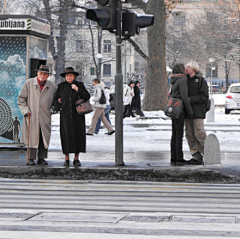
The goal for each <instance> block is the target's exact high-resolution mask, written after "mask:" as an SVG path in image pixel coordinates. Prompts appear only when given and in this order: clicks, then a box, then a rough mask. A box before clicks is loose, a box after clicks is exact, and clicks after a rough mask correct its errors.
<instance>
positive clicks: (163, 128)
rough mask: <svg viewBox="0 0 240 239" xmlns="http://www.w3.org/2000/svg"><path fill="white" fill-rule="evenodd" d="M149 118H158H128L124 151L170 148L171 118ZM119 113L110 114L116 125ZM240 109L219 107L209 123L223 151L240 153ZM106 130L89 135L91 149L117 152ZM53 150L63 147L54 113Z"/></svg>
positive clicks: (152, 113)
mask: <svg viewBox="0 0 240 239" xmlns="http://www.w3.org/2000/svg"><path fill="white" fill-rule="evenodd" d="M144 114H145V116H146V117H151V118H154V119H140V118H125V119H124V120H123V125H124V127H123V130H124V152H125V153H134V154H137V153H138V152H160V151H164V152H167V151H170V138H171V119H170V118H167V117H166V116H165V114H164V112H163V111H150V112H149V111H148V112H147V111H145V112H144ZM92 116H93V113H90V114H88V115H86V125H87V126H89V125H90V123H91V118H92ZM114 117H115V115H114V114H110V119H111V121H112V125H113V127H114V128H115V120H114ZM239 121H240V112H239V111H235V112H231V114H229V115H225V114H224V107H215V122H206V120H205V129H206V131H207V134H210V133H214V134H215V135H216V136H217V138H218V140H219V142H220V148H221V151H222V152H224V151H225V152H240V148H239V145H240V137H239V134H240V122H239ZM106 132H107V131H106V129H101V130H100V132H99V134H98V135H96V134H95V135H94V136H87V152H89V151H90V152H101V153H104V152H108V153H113V154H114V152H115V136H114V135H111V136H109V135H106V134H105V133H106ZM50 150H57V151H58V150H61V143H60V136H59V114H54V115H53V116H52V137H51V142H50ZM183 150H184V151H189V149H188V145H187V141H186V139H185V138H184V140H183Z"/></svg>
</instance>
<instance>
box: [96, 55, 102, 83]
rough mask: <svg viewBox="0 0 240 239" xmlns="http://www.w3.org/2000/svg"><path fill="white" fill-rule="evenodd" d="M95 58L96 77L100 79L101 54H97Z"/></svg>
mask: <svg viewBox="0 0 240 239" xmlns="http://www.w3.org/2000/svg"><path fill="white" fill-rule="evenodd" d="M96 58H97V59H98V63H97V77H98V78H99V79H101V66H102V54H101V53H97V55H96Z"/></svg>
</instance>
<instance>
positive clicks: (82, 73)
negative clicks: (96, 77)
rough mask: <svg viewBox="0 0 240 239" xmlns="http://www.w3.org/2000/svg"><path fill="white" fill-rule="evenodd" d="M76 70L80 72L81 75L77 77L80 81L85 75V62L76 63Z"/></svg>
mask: <svg viewBox="0 0 240 239" xmlns="http://www.w3.org/2000/svg"><path fill="white" fill-rule="evenodd" d="M76 71H77V72H78V73H79V76H78V78H77V80H78V81H82V77H83V75H84V68H83V63H82V62H79V63H77V64H76Z"/></svg>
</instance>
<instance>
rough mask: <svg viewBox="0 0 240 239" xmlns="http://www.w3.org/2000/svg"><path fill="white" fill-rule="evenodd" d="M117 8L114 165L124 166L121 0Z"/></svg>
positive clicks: (116, 1)
mask: <svg viewBox="0 0 240 239" xmlns="http://www.w3.org/2000/svg"><path fill="white" fill-rule="evenodd" d="M114 3H115V4H116V10H117V34H116V75H115V100H116V102H115V104H116V105H115V130H116V134H115V166H124V162H123V75H122V66H121V45H122V32H121V11H122V2H121V0H115V1H114Z"/></svg>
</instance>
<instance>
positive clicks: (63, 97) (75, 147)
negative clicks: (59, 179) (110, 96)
mask: <svg viewBox="0 0 240 239" xmlns="http://www.w3.org/2000/svg"><path fill="white" fill-rule="evenodd" d="M60 75H61V76H62V77H64V78H65V80H66V81H65V82H62V83H60V84H59V85H58V88H57V92H56V95H55V98H54V106H55V109H56V110H57V111H60V137H61V144H62V151H63V154H65V162H64V164H63V165H64V166H69V154H70V153H74V154H75V156H74V161H73V165H74V166H81V163H80V160H79V153H80V152H82V153H84V152H86V135H85V131H86V126H85V116H84V115H78V114H77V111H76V106H75V102H76V101H77V100H78V99H79V98H81V99H84V100H89V99H90V94H89V93H88V91H87V90H86V89H85V87H84V85H83V83H82V82H78V81H76V77H77V76H78V75H79V73H78V72H75V71H74V69H73V68H72V67H67V68H66V69H65V71H64V72H63V73H61V74H60Z"/></svg>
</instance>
